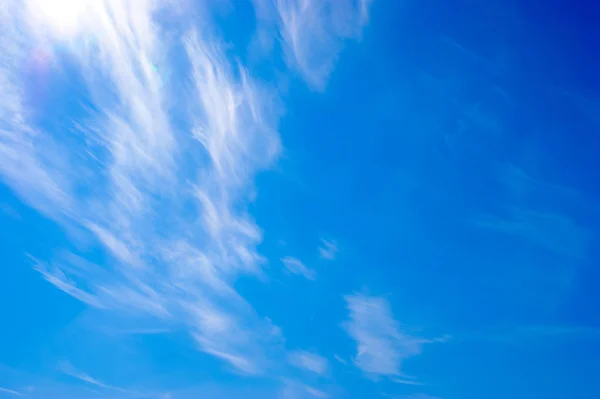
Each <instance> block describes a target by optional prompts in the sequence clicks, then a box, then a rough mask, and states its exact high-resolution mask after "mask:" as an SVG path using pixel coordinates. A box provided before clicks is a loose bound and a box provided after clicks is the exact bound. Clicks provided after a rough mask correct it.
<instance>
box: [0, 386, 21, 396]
mask: <svg viewBox="0 0 600 399" xmlns="http://www.w3.org/2000/svg"><path fill="white" fill-rule="evenodd" d="M0 392H3V393H7V394H9V395H14V396H23V394H22V393H21V392H17V391H13V390H12V389H8V388H2V387H0Z"/></svg>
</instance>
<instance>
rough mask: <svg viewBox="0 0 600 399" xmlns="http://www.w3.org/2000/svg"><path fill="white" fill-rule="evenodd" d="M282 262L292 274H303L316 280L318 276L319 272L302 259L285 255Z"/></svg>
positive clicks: (306, 277)
mask: <svg viewBox="0 0 600 399" xmlns="http://www.w3.org/2000/svg"><path fill="white" fill-rule="evenodd" d="M281 263H283V266H285V268H286V269H287V271H289V272H290V273H292V274H296V275H299V276H302V277H304V278H305V279H307V280H315V279H316V278H317V273H316V272H315V271H314V270H313V269H310V268H308V267H307V266H306V265H304V263H302V261H300V259H297V258H293V257H291V256H285V257H283V258H281Z"/></svg>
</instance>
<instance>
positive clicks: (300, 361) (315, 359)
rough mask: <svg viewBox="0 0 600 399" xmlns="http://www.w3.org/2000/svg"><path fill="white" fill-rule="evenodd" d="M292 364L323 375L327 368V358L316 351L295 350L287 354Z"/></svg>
mask: <svg viewBox="0 0 600 399" xmlns="http://www.w3.org/2000/svg"><path fill="white" fill-rule="evenodd" d="M289 361H290V363H291V364H292V365H294V366H296V367H298V368H301V369H304V370H307V371H310V372H312V373H315V374H318V375H325V374H326V373H327V369H328V368H329V366H328V362H327V359H325V358H324V357H322V356H319V355H318V354H316V353H311V352H306V351H297V352H292V353H291V354H290V355H289Z"/></svg>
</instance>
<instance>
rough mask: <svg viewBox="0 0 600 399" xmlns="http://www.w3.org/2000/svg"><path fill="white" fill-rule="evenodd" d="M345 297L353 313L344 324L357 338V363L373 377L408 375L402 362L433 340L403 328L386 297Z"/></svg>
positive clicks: (419, 351) (359, 295) (355, 360)
mask: <svg viewBox="0 0 600 399" xmlns="http://www.w3.org/2000/svg"><path fill="white" fill-rule="evenodd" d="M345 299H346V303H347V307H348V310H349V312H350V315H349V316H350V317H349V320H348V321H346V322H345V323H344V325H343V326H344V328H345V329H346V331H347V332H348V334H349V335H350V337H351V338H352V339H354V340H355V341H356V346H357V348H356V356H355V358H354V363H355V365H356V366H357V367H358V368H360V369H361V370H362V371H364V372H365V373H366V374H367V375H369V376H372V377H379V376H387V377H405V375H404V373H403V372H402V362H403V361H404V360H405V359H407V358H409V357H412V356H416V355H418V354H420V353H421V349H422V347H423V345H424V344H426V343H430V342H432V341H430V340H427V339H423V338H417V337H413V336H411V335H409V334H407V333H405V332H404V331H402V329H401V328H400V325H399V323H398V322H397V321H396V320H395V319H394V316H393V314H392V310H391V308H390V305H389V303H388V301H387V300H386V299H385V298H381V297H372V296H366V295H362V294H356V295H348V296H346V297H345Z"/></svg>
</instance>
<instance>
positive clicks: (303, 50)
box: [254, 0, 371, 89]
mask: <svg viewBox="0 0 600 399" xmlns="http://www.w3.org/2000/svg"><path fill="white" fill-rule="evenodd" d="M254 3H255V6H256V8H257V12H258V15H259V18H260V19H261V21H262V23H263V24H265V25H271V24H274V25H275V27H276V30H277V32H278V33H279V36H280V37H281V45H282V48H283V52H284V54H285V59H286V61H287V64H288V65H289V66H290V67H291V68H293V69H294V70H296V71H298V72H299V73H300V74H301V75H302V76H303V77H304V79H305V80H306V81H307V82H308V83H309V84H310V85H311V86H312V87H313V88H315V89H323V88H324V85H325V82H326V80H327V77H328V76H329V74H330V73H331V70H332V68H333V65H334V64H335V61H336V59H337V57H338V54H339V52H340V50H341V48H342V45H343V41H344V40H345V39H351V38H358V37H360V34H361V31H362V28H363V26H364V25H365V24H366V23H367V21H368V18H369V7H370V3H371V0H342V1H338V0H323V1H320V0H254ZM262 28H263V29H265V27H262Z"/></svg>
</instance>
